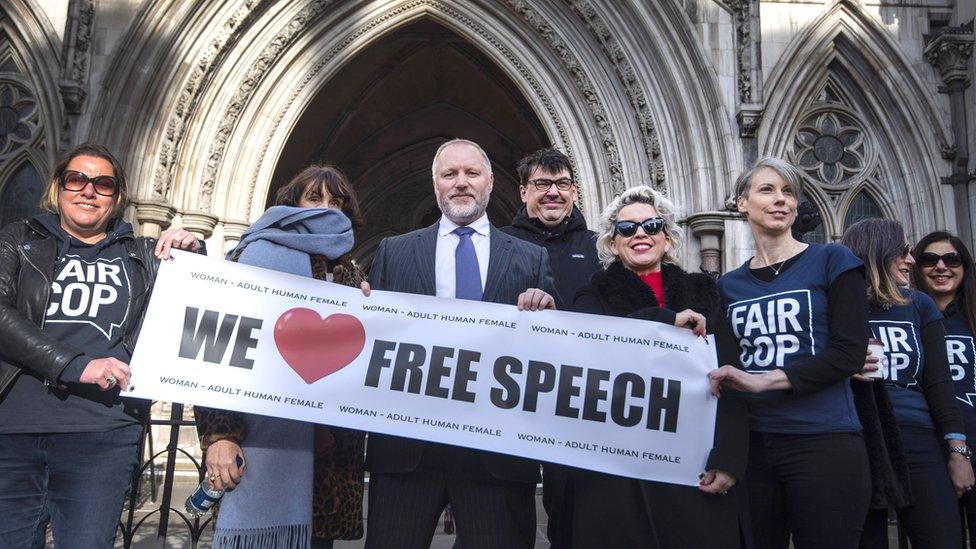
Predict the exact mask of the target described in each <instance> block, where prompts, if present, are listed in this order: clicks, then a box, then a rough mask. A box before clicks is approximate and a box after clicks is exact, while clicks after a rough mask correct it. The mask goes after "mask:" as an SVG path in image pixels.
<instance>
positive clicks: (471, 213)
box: [366, 139, 556, 549]
mask: <svg viewBox="0 0 976 549" xmlns="http://www.w3.org/2000/svg"><path fill="white" fill-rule="evenodd" d="M432 172H433V179H434V193H435V194H436V196H437V203H438V205H439V206H440V208H441V212H442V213H443V215H442V217H441V219H440V220H439V221H438V222H437V223H435V224H434V225H432V226H430V227H427V228H424V229H420V230H417V231H414V232H411V233H407V234H405V235H400V236H396V237H392V238H386V239H384V240H383V241H382V242H381V243H380V246H379V249H378V250H377V252H376V256H375V258H374V259H373V265H372V268H371V270H370V275H369V278H370V283H371V285H372V287H373V288H376V289H378V290H391V291H396V292H406V293H414V294H425V295H436V296H438V297H448V298H462V299H481V300H483V301H491V302H494V303H506V304H510V305H517V306H518V307H519V308H520V309H528V310H537V309H545V308H555V306H554V300H553V297H552V296H553V295H555V293H556V291H555V288H554V286H553V282H552V277H551V274H550V269H549V257H548V254H547V253H546V251H545V250H544V249H543V248H541V247H539V246H536V245H534V244H530V243H528V242H524V241H522V240H519V239H517V238H515V237H512V236H509V235H507V234H505V233H503V232H501V231H499V230H498V229H496V228H495V227H494V226H492V225H491V224H490V223H489V222H488V216H487V215H486V213H485V208H486V207H487V205H488V199H489V196H490V194H491V189H492V181H493V179H492V173H491V163H490V161H489V160H488V156H487V154H485V152H484V150H483V149H482V148H481V147H480V146H479V145H478V144H476V143H474V142H471V141H467V140H462V139H455V140H452V141H448V142H447V143H445V144H443V145H441V147H440V148H439V149H438V150H437V153H436V154H435V155H434V163H433V167H432ZM475 258H476V259H475ZM482 375H487V374H486V373H485V372H482ZM366 467H367V469H368V470H369V472H370V486H369V517H368V521H367V534H366V547H367V548H370V549H380V548H383V549H386V548H391V547H396V548H404V549H413V548H416V549H422V548H424V549H425V548H427V547H430V542H431V539H432V537H433V535H434V530H435V528H436V526H437V519H438V517H439V516H440V512H441V511H442V510H443V509H444V505H445V504H446V503H448V502H450V503H451V508H452V510H453V512H454V516H455V519H456V521H457V528H458V539H459V540H461V542H462V543H463V547H464V549H479V548H484V549H494V548H518V547H533V546H534V544H535V526H536V521H535V486H536V483H537V482H538V481H539V464H538V463H537V462H532V461H528V460H524V459H520V458H514V457H510V456H505V455H501V454H496V453H491V452H487V451H479V450H471V449H467V448H460V447H456V446H448V445H444V444H434V443H425V442H421V441H417V440H410V439H405V438H398V437H391V436H386V435H376V434H370V436H369V445H368V448H367V451H366Z"/></svg>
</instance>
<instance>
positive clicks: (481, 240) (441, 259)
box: [434, 213, 491, 297]
mask: <svg viewBox="0 0 976 549" xmlns="http://www.w3.org/2000/svg"><path fill="white" fill-rule="evenodd" d="M458 227H459V225H457V224H456V223H454V222H453V221H451V220H450V219H448V218H447V217H446V216H443V215H442V216H441V220H440V223H439V225H438V227H437V251H436V253H435V254H434V286H435V288H436V290H437V297H454V291H455V283H456V281H455V271H454V252H455V250H457V246H458V243H459V242H461V237H460V236H458V235H456V234H454V232H453V231H454V229H457V228H458ZM468 227H471V228H472V229H474V232H473V233H471V243H472V244H474V253H475V254H477V256H478V271H480V272H481V289H482V291H484V289H485V282H486V281H487V280H488V253H489V251H490V249H491V245H490V243H491V241H490V240H489V238H488V230H489V228H490V227H491V224H490V223H488V214H487V213H485V214H482V216H481V217H479V218H478V219H477V220H476V221H474V222H473V223H471V224H470V225H468Z"/></svg>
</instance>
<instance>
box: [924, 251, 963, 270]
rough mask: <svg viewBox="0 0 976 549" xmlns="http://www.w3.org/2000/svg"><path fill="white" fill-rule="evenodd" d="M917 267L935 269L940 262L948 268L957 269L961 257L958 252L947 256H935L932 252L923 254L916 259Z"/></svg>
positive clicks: (960, 263)
mask: <svg viewBox="0 0 976 549" xmlns="http://www.w3.org/2000/svg"><path fill="white" fill-rule="evenodd" d="M916 261H917V262H918V264H919V265H921V266H922V267H935V266H936V265H938V264H939V261H941V262H942V264H943V265H945V266H946V267H948V268H950V269H951V268H953V267H959V266H961V265H962V255H960V254H959V252H949V253H947V254H941V255H939V254H937V253H932V252H924V253H921V254H919V256H918V259H916Z"/></svg>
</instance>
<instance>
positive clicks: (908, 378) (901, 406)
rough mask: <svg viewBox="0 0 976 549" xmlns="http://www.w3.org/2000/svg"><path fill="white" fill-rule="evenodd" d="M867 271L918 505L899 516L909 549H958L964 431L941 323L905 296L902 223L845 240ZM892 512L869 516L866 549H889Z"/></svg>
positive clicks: (854, 231) (920, 299)
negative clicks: (868, 548)
mask: <svg viewBox="0 0 976 549" xmlns="http://www.w3.org/2000/svg"><path fill="white" fill-rule="evenodd" d="M841 241H842V242H843V243H844V245H846V246H847V247H848V248H850V250H851V251H852V252H854V254H855V255H856V256H858V257H859V258H860V259H861V260H862V261H863V262H864V264H865V269H866V272H867V281H868V285H867V297H868V301H869V304H870V312H869V323H870V328H871V332H872V335H873V336H874V337H875V338H877V339H879V340H881V342H882V343H883V344H884V349H885V350H884V353H885V359H886V360H885V361H884V362H882V364H884V366H883V367H882V374H883V376H882V377H883V379H884V383H885V387H886V389H887V390H888V395H889V397H890V400H891V404H892V407H893V409H894V412H895V419H896V420H897V423H898V430H899V433H900V435H901V441H902V444H903V446H904V450H905V459H906V462H907V464H908V473H909V478H910V482H911V492H912V497H913V499H914V503H913V504H912V505H909V506H907V507H902V508H899V509H897V512H898V517H899V520H900V521H901V523H902V525H903V526H904V528H905V530H906V532H907V533H908V537H909V539H910V540H911V542H912V544H913V545H914V546H916V547H926V548H934V549H940V548H945V549H950V548H958V547H959V543H960V539H961V536H962V530H961V527H960V524H959V515H958V513H956V505H957V504H956V498H957V497H958V495H961V494H962V493H963V492H965V491H966V490H969V489H971V488H972V486H973V482H974V480H973V470H972V467H971V465H970V462H969V457H970V451H969V448H968V447H967V446H966V442H965V441H966V435H965V434H964V431H965V426H964V424H963V421H962V416H961V415H960V413H959V408H958V406H956V403H955V398H954V394H953V386H952V380H951V378H950V376H949V366H948V362H947V360H946V347H945V329H944V327H943V325H942V315H941V314H940V313H939V310H938V308H937V306H936V304H935V302H934V301H932V299H931V298H930V297H929V296H927V295H925V294H923V293H921V292H918V291H915V290H911V289H909V288H908V283H909V273H910V271H911V268H912V265H913V264H914V263H915V259H914V258H913V257H912V254H911V251H910V247H909V244H908V241H907V240H906V239H905V232H904V230H903V229H902V226H901V224H900V223H898V222H897V221H892V220H888V219H865V220H863V221H859V222H857V223H855V224H854V225H852V226H851V227H849V228H848V229H847V230H846V231H844V236H843V238H842V240H841ZM886 518H887V510H885V509H878V510H872V511H871V513H870V514H869V516H868V519H867V521H866V523H865V527H864V541H863V545H864V546H865V547H871V548H877V547H887V546H888V536H887V521H886Z"/></svg>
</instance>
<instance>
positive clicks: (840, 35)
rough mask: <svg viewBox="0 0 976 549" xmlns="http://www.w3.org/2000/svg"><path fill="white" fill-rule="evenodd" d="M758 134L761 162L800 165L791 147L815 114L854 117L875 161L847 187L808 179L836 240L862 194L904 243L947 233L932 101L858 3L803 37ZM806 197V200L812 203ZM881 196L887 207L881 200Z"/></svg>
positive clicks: (775, 79)
mask: <svg viewBox="0 0 976 549" xmlns="http://www.w3.org/2000/svg"><path fill="white" fill-rule="evenodd" d="M767 84H768V86H767V90H769V97H768V103H767V107H766V111H765V115H764V118H763V120H762V122H761V124H760V126H759V147H760V151H761V152H762V154H772V155H776V156H781V157H789V158H792V159H793V160H794V161H799V160H800V158H799V156H800V154H802V153H803V151H798V149H802V147H797V146H796V144H797V139H798V136H799V133H798V132H799V131H800V129H801V126H802V125H803V124H805V123H807V121H808V120H809V117H810V116H811V114H813V113H816V112H817V111H818V110H820V111H830V110H834V111H836V112H840V113H846V114H849V115H851V116H854V117H856V119H857V121H858V123H859V124H861V125H862V126H863V128H864V132H865V137H866V139H868V140H871V141H872V142H873V145H872V146H873V147H874V149H875V151H876V153H875V154H876V157H875V160H874V161H873V163H872V164H870V165H869V166H866V167H865V169H864V170H862V172H861V173H859V174H858V176H857V177H854V178H852V179H851V181H850V182H849V185H847V186H846V187H844V186H843V185H829V184H827V185H825V184H824V182H823V181H821V180H818V179H817V178H816V177H812V176H810V173H809V171H808V173H807V175H808V176H810V177H808V181H809V182H811V183H812V185H811V187H812V188H813V192H814V193H819V194H820V196H816V197H812V198H815V199H816V200H814V202H815V203H818V206H819V207H820V208H821V212H822V213H824V214H826V215H828V216H831V219H829V220H828V219H825V225H826V226H827V227H828V228H829V229H830V232H831V233H832V235H828V236H834V237H836V236H838V234H839V231H842V230H843V226H842V223H843V212H845V211H846V209H847V206H848V204H849V203H850V201H851V200H853V197H854V196H856V193H858V192H860V191H861V189H862V188H863V189H868V192H869V193H870V194H871V195H872V196H873V198H874V199H875V200H876V201H877V202H878V203H879V204H884V206H883V209H884V210H885V213H886V215H888V216H894V215H895V213H896V212H897V213H898V219H899V220H901V221H902V222H903V223H904V224H905V226H906V230H907V232H908V234H910V235H915V236H919V235H921V234H924V233H925V232H927V231H930V230H934V229H936V228H940V227H945V226H948V225H951V223H953V222H954V216H953V215H952V213H951V211H950V210H949V209H948V208H946V207H945V198H944V197H943V193H942V189H941V188H940V186H939V179H940V178H939V174H940V172H941V171H945V168H946V165H945V162H944V161H943V160H942V159H941V158H940V154H939V150H938V148H937V145H936V144H937V143H945V141H946V136H945V132H944V129H943V127H942V126H941V125H940V124H939V122H938V120H940V117H939V115H938V114H937V109H936V108H935V105H934V104H933V102H932V99H931V94H930V93H928V92H927V91H926V90H925V88H924V87H923V86H922V84H921V79H920V78H919V76H918V75H917V74H916V72H915V69H914V68H913V67H912V65H911V64H910V63H909V62H908V60H907V58H906V56H905V55H904V52H902V51H901V50H900V48H899V46H898V44H897V42H896V41H895V40H894V38H893V37H892V36H891V35H890V34H889V32H888V31H887V30H886V29H885V28H883V27H882V26H881V25H880V24H879V23H878V22H877V21H875V20H874V19H873V18H872V17H871V16H870V15H869V14H867V13H866V12H865V11H864V10H863V8H861V7H860V6H859V5H858V3H856V2H853V1H849V0H841V1H839V2H837V3H836V4H834V5H833V6H831V7H830V8H829V9H828V10H826V11H825V12H824V13H823V14H822V15H821V16H820V17H819V18H817V19H816V20H814V21H812V22H811V23H810V24H809V25H808V26H807V28H806V29H804V30H803V31H802V32H800V33H799V34H798V35H797V37H796V38H795V39H794V40H793V42H792V43H791V45H790V47H789V48H788V49H787V50H786V52H784V54H783V56H782V57H781V59H780V60H779V61H778V62H777V65H776V66H775V67H774V69H773V71H772V73H771V74H770V77H769V79H768V80H767ZM808 194H810V193H808ZM878 196H885V197H886V199H885V200H883V201H881V200H877V198H878Z"/></svg>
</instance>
